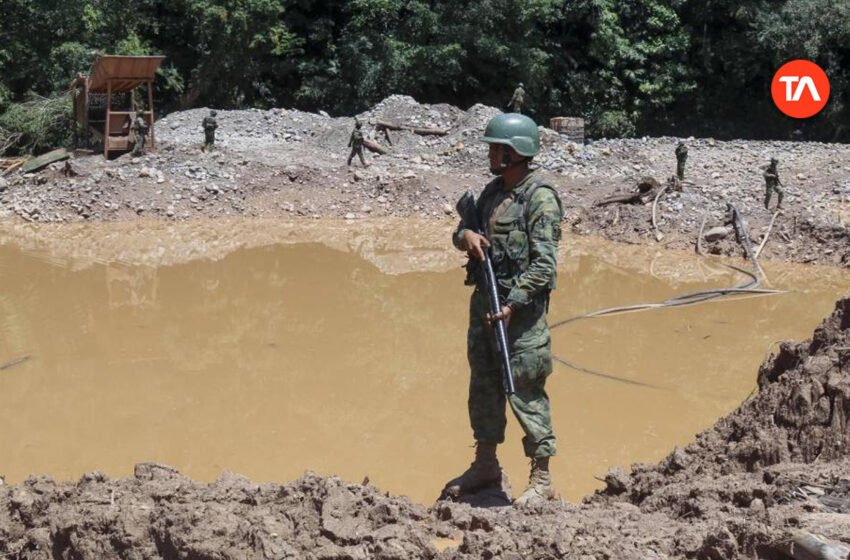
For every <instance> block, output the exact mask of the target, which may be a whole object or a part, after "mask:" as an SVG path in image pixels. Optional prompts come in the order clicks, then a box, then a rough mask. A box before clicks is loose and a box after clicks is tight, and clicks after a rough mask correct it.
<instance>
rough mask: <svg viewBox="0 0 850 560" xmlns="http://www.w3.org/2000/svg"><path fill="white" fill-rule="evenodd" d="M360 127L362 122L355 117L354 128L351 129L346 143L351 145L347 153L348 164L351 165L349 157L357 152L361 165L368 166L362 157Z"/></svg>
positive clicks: (361, 133)
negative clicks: (349, 151)
mask: <svg viewBox="0 0 850 560" xmlns="http://www.w3.org/2000/svg"><path fill="white" fill-rule="evenodd" d="M362 127H363V123H361V122H360V121H358V120H357V119H355V120H354V130H353V131H351V138H350V139H349V140H348V145H349V146H351V153H350V154H348V165H351V159H352V158H353V157H354V154H357V156H358V157H359V158H360V163H362V164H363V167H369V164H368V163H366V160H365V159H364V158H363V132H362V131H361V130H360V129H361V128H362Z"/></svg>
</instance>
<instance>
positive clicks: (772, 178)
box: [764, 167, 779, 187]
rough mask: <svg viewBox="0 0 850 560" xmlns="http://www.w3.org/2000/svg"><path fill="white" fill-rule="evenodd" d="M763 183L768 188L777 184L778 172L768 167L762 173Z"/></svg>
mask: <svg viewBox="0 0 850 560" xmlns="http://www.w3.org/2000/svg"><path fill="white" fill-rule="evenodd" d="M764 182H765V184H766V185H767V186H768V187H775V186H776V185H778V184H779V171H778V170H777V169H776V168H775V167H768V168H767V169H766V170H765V172H764Z"/></svg>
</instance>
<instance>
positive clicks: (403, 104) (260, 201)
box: [0, 95, 850, 266]
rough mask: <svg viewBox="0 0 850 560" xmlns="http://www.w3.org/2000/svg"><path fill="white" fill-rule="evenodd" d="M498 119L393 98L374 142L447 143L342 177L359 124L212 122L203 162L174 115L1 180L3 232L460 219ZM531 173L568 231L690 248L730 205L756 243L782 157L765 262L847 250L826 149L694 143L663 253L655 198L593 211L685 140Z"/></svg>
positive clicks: (546, 156) (546, 163)
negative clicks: (542, 180)
mask: <svg viewBox="0 0 850 560" xmlns="http://www.w3.org/2000/svg"><path fill="white" fill-rule="evenodd" d="M498 112H499V111H498V109H495V108H492V107H486V106H483V105H475V106H473V107H472V108H470V109H469V110H468V111H463V110H460V109H458V108H456V107H452V106H449V105H422V104H419V103H417V102H416V101H414V100H413V99H411V98H410V97H406V96H398V95H396V96H392V97H389V98H387V99H385V100H384V101H382V102H381V103H379V104H378V105H376V106H375V107H373V108H372V109H371V110H369V111H367V112H365V113H362V114H361V115H358V117H359V118H360V120H361V121H363V122H364V123H366V124H365V126H364V130H365V132H366V135H367V137H369V136H371V137H372V138H373V139H374V140H375V141H376V142H379V143H382V144H384V145H386V144H387V141H386V139H385V138H384V137H383V135H381V134H376V132H375V130H374V123H375V122H376V120H378V119H382V120H388V121H394V122H400V123H403V124H406V125H410V126H416V127H425V128H436V129H443V130H446V131H447V132H448V133H447V134H446V135H444V136H421V135H417V134H415V133H413V132H411V131H391V132H390V137H391V140H392V147H391V150H390V152H389V153H388V154H386V155H378V154H372V153H367V158H368V160H369V162H370V163H371V166H370V167H368V168H366V169H363V168H361V167H360V164H359V162H357V161H356V159H355V163H354V166H353V167H351V168H349V167H347V166H346V158H347V155H348V148H347V147H346V144H347V142H348V138H349V134H350V132H351V129H352V126H353V122H354V121H353V118H351V117H337V118H331V117H329V116H327V115H326V114H312V113H305V112H301V111H296V110H287V109H273V110H270V111H260V110H246V111H219V115H218V122H219V129H218V132H217V143H218V149H217V150H215V151H213V152H211V153H204V152H203V151H202V150H201V149H200V144H201V142H202V138H203V134H202V131H201V128H200V122H201V119H202V118H203V116H204V115H206V113H207V110H206V109H194V110H190V111H184V112H179V113H173V114H171V115H168V116H167V117H165V118H163V119H162V120H160V121H158V123H157V129H156V131H157V142H158V146H157V149H156V150H155V151H153V152H151V153H150V154H148V155H147V156H145V157H142V158H133V157H131V156H129V155H125V156H122V157H120V158H118V159H115V160H112V161H105V160H104V159H103V158H102V157H100V156H90V157H76V158H74V159H73V160H72V161H71V165H70V172H68V171H66V169H65V165H64V164H62V163H59V164H54V165H53V166H51V167H49V168H47V169H45V170H43V171H41V172H39V173H33V174H21V173H15V174H13V175H11V176H8V177H5V178H2V179H0V218H3V217H7V218H11V219H23V220H27V221H36V222H74V221H86V220H88V221H127V220H137V219H140V218H141V219H161V220H166V221H170V220H193V219H199V218H210V217H221V216H253V217H266V218H276V217H284V218H298V217H302V218H322V217H338V218H346V219H359V218H364V217H380V216H402V217H409V216H415V217H426V218H429V219H444V220H448V219H454V218H453V217H452V216H453V206H454V203H455V201H456V200H457V198H458V197H459V195H460V194H461V193H462V192H463V191H464V190H465V189H467V188H473V189H479V188H480V187H481V186H482V185H483V184H484V182H486V181H487V180H489V178H490V175H489V172H488V171H487V169H486V167H485V162H486V147H485V146H484V145H483V144H481V143H480V142H479V141H478V138H479V137H480V135H481V133H482V131H483V129H484V126H485V124H486V122H487V121H488V120H489V119H490V118H491V117H492V116H493V115H495V114H497V113H498ZM541 135H542V144H543V148H542V153H541V155H540V156H539V157H537V158H536V164H537V165H538V166H539V167H541V168H543V170H544V171H545V172H546V173H547V174H548V175H549V177H550V178H551V180H552V181H553V182H554V184H555V185H556V186H557V188H558V190H559V192H560V193H561V197H562V199H563V201H564V206H565V210H566V213H565V214H566V215H565V217H564V222H565V228H566V229H568V230H571V231H573V232H575V233H579V234H591V235H601V236H604V237H607V238H609V239H612V240H615V241H621V242H627V243H646V244H661V245H664V246H669V247H677V248H688V247H693V246H694V245H695V241H696V238H697V234H698V232H699V229H700V225H701V224H702V222H703V218H705V221H706V228H705V229H706V231H709V230H711V229H712V228H714V227H716V226H722V224H723V222H724V220H725V203H726V201H727V200H728V201H731V202H733V203H734V204H735V206H736V207H737V208H738V209H739V210H740V212H741V214H742V215H743V217H744V218H745V219H746V220H747V222H748V224H749V230H750V233H751V235H752V237H753V240H754V242H758V241H760V239H761V237H762V235H763V233H764V231H766V229H767V225H768V224H769V222H770V220H771V217H772V215H773V213H772V211H771V212H768V211H766V210H765V209H764V207H763V205H762V197H763V192H764V181H763V179H762V177H761V173H762V170H761V167H762V166H763V165H765V164H766V163H767V161H768V160H769V158H770V157H772V156H775V157H778V158H779V159H780V166H779V170H780V176H781V178H782V180H783V183H784V184H785V185H786V192H787V196H786V201H785V203H784V205H783V206H784V212H783V213H782V214H780V215H779V216H778V217H777V219H776V223H775V225H774V228H773V230H772V233H771V235H770V238H769V242H768V243H767V245H766V247H765V249H764V253H763V254H764V255H765V256H766V257H768V258H775V259H785V260H791V261H795V262H818V263H823V264H834V265H839V266H846V265H847V264H848V263H850V244H848V229H847V227H846V225H845V221H846V220H847V219H848V217H850V146H845V145H840V144H823V143H813V142H809V143H794V142H755V141H742V140H738V141H728V142H721V141H715V140H713V139H710V138H707V139H688V140H687V141H688V144H689V146H690V158H689V160H688V167H687V171H686V179H687V181H686V183H685V184H684V186H683V189H682V191H681V192H666V193H664V194H663V195H662V196H661V198H660V199H659V204H658V224H659V228H660V230H661V232H662V233H663V234H664V237H663V239H661V241H657V240H656V237H655V235H654V231H653V229H652V225H651V207H652V204H651V199H650V200H649V201H648V202H643V203H638V204H612V205H607V206H596V205H595V203H597V202H598V201H600V200H602V199H604V198H605V197H607V196H610V195H612V194H615V193H625V192H631V191H633V190H634V189H635V186H636V184H637V183H638V182H639V181H640V180H641V179H642V178H643V177H647V176H648V177H654V178H656V179H657V180H658V181H659V182H660V183H661V184H665V183H666V181H667V179H668V178H669V177H670V176H671V175H672V174H673V173H674V171H675V157H674V155H673V150H674V148H675V144H676V141H677V139H674V138H643V139H629V140H598V141H594V142H591V143H589V144H587V145H582V144H577V143H575V142H572V141H571V140H570V139H569V138H567V137H565V136H563V135H560V134H558V133H556V132H554V131H552V130H549V129H546V128H541ZM733 237H734V235H732V234H731V231H730V230H728V229H727V230H726V231H724V230H722V229H721V230H715V231H714V232H712V235H711V236H710V239H712V241H707V242H706V244H705V248H706V250H707V251H708V252H713V253H722V254H739V253H741V249H740V247H739V245H738V244H737V243H736V242H735V241H734V239H733Z"/></svg>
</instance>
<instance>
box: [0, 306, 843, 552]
mask: <svg viewBox="0 0 850 560" xmlns="http://www.w3.org/2000/svg"><path fill="white" fill-rule="evenodd" d="M848 348H850V298H847V299H843V300H840V301H839V302H837V304H836V308H835V311H834V313H833V314H832V315H831V316H830V317H828V318H827V319H826V320H824V322H823V323H822V324H821V325H820V326H819V327H818V328H817V329H816V330H815V332H814V335H813V337H812V338H811V339H810V340H807V341H804V342H801V343H790V342H787V343H783V344H782V345H781V347H780V350H779V352H778V353H777V354H776V355H775V356H772V357H771V358H770V359H768V360H767V361H766V362H765V363H764V364H763V365H762V367H761V368H760V370H759V372H758V382H759V392H758V394H757V395H755V396H753V397H752V398H750V399H749V400H747V401H746V402H745V403H743V404H742V405H741V407H739V408H738V409H737V410H736V411H734V412H733V413H732V414H730V415H729V416H727V417H725V418H723V419H721V420H720V421H718V422H717V424H716V425H715V426H714V427H712V428H711V429H709V430H706V431H705V432H703V433H702V434H699V435H698V436H697V437H696V440H695V441H694V442H693V443H691V444H690V445H688V446H687V447H684V448H676V449H675V450H674V451H673V452H672V453H671V454H670V455H669V456H668V457H667V458H666V459H664V460H663V461H661V462H660V463H659V464H657V465H642V464H636V465H632V467H631V469H630V472H626V471H624V470H622V469H619V468H615V469H612V470H611V471H610V472H609V474H608V475H607V477H606V484H607V487H606V489H605V490H604V491H601V492H599V493H597V494H596V495H593V496H589V497H588V498H586V499H585V500H584V502H583V503H582V504H569V503H564V502H559V501H555V502H550V503H548V504H543V505H540V506H538V507H536V508H533V509H526V510H518V509H514V508H511V507H490V508H479V507H472V506H470V505H467V504H455V503H436V504H434V505H433V506H431V507H430V508H426V507H425V506H422V505H417V504H413V503H411V502H410V501H409V500H407V499H406V498H403V497H402V498H399V497H391V496H388V495H385V494H382V493H381V491H380V490H379V489H378V488H375V487H374V486H371V485H369V484H368V482H367V481H364V484H349V483H346V482H343V481H341V480H339V479H337V478H321V477H317V476H315V475H313V474H311V473H306V474H305V475H304V476H303V477H302V478H301V479H299V480H297V481H294V482H291V483H288V484H285V485H277V484H258V483H254V482H251V481H249V480H247V479H245V478H243V477H240V476H239V475H235V474H232V473H224V474H222V476H221V477H220V478H219V479H218V480H217V481H215V482H214V483H211V484H201V483H197V482H193V481H192V480H190V479H188V478H186V477H183V476H182V475H180V474H179V473H177V472H176V471H174V470H173V469H171V468H169V467H165V466H161V465H152V464H142V465H138V466H137V467H136V469H135V476H134V477H131V478H127V479H120V480H108V479H107V478H106V477H105V476H104V475H102V474H100V473H96V472H95V473H89V474H87V475H85V476H83V477H82V479H81V480H80V481H79V482H77V483H61V484H57V483H55V482H53V481H52V480H50V479H47V478H43V477H32V478H30V479H29V480H27V481H26V482H24V483H23V484H20V485H16V486H11V487H10V486H6V485H3V486H0V554H4V555H6V557H9V558H33V559H34V558H45V559H47V558H79V559H89V558H91V559H94V558H165V559H172V558H173V559H177V558H193V559H207V558H209V559H220V558H312V559H340V560H342V559H366V558H385V559H391V558H392V559H402V558H443V559H455V558H457V559H460V558H464V559H465V558H516V559H519V558H563V557H566V558H582V559H590V558H595V559H600V558H635V559H637V558H706V559H720V558H722V559H735V558H753V557H757V558H765V559H781V558H788V556H785V555H784V554H783V552H782V551H783V550H787V549H786V548H785V547H786V546H787V544H788V543H789V542H790V539H792V538H798V539H799V538H804V539H805V538H811V537H809V535H810V534H817V535H820V538H823V539H826V540H827V541H828V542H830V543H832V545H833V546H836V547H840V546H845V545H847V544H850V537H848V535H850V516H847V515H846V512H847V511H850V509H848V508H850V477H848V475H847V472H848V467H850V457H848V445H850V429H848V418H850V370H848V365H850V350H848ZM842 542H843V543H844V545H842V544H841V543H842ZM838 550H841V549H840V548H838Z"/></svg>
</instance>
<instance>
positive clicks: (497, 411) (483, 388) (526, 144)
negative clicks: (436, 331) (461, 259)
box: [442, 113, 563, 505]
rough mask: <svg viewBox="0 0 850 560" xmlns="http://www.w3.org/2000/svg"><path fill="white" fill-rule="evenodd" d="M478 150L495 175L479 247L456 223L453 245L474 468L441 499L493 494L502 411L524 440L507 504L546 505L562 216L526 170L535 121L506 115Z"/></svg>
mask: <svg viewBox="0 0 850 560" xmlns="http://www.w3.org/2000/svg"><path fill="white" fill-rule="evenodd" d="M482 140H483V141H484V142H487V143H488V144H490V153H489V158H490V170H491V171H492V172H493V173H494V174H495V175H497V177H496V178H495V179H494V180H493V181H491V182H490V183H489V184H488V185H487V186H486V187H484V190H483V191H482V193H481V195H480V196H479V197H478V200H477V202H476V208H477V211H478V214H479V220H480V223H481V224H483V225H484V229H485V235H486V237H485V236H482V235H479V234H478V233H476V232H474V231H472V230H470V229H466V228H465V226H464V223H463V222H462V221H461V223H460V225H458V228H457V230H456V231H455V233H454V236H453V238H452V240H453V242H454V245H455V247H457V248H458V249H460V250H462V251H466V252H467V254H468V255H469V262H468V264H467V278H466V284H467V285H473V286H475V288H474V290H473V292H472V297H471V300H470V306H469V310H470V311H469V330H468V333H467V358H468V360H469V366H470V370H471V375H470V381H469V401H468V405H469V419H470V423H471V425H472V431H473V436H474V438H475V445H476V451H475V460H474V461H473V463H472V465H471V466H470V467H469V469H468V470H466V471H465V472H464V473H463V474H462V475H460V476H459V477H457V478H455V479H453V480H451V481H449V482H448V483H447V484H446V486H445V488H444V489H443V493H442V497H443V498H449V499H451V498H457V497H458V496H460V495H461V494H464V493H469V492H475V491H476V490H479V489H481V488H484V487H486V486H491V485H498V484H499V482H500V481H501V477H502V472H501V468H500V467H499V461H498V459H497V457H496V446H497V445H498V444H500V443H502V442H503V441H504V440H505V425H506V423H507V420H506V418H505V404H506V402H507V404H509V405H510V407H511V410H512V411H513V413H514V416H516V418H517V420H518V421H519V424H520V426H521V427H522V429H523V431H524V432H525V437H523V439H522V444H523V448H524V451H525V455H526V456H527V457H528V458H529V459H531V476H530V477H529V481H528V486H527V487H526V489H525V491H524V492H523V493H522V495H520V497H519V498H517V499H516V500H515V501H514V504H515V505H524V504H527V503H529V502H532V501H539V500H546V499H551V498H553V497H554V490H553V488H552V479H551V476H550V474H549V458H550V457H551V456H552V455H554V454H555V436H554V434H553V433H552V420H551V416H550V411H549V397H548V395H547V394H546V391H545V390H544V386H545V384H546V378H547V376H548V375H549V374H550V373H551V372H552V354H551V342H550V336H549V326H548V324H547V323H546V314H547V312H548V309H549V292H550V291H551V290H552V289H553V288H554V287H555V276H556V270H557V254H558V242H559V241H560V239H561V218H562V216H563V209H562V207H561V201H560V199H559V198H558V193H557V192H556V191H555V189H554V188H553V187H552V185H551V184H549V182H547V181H546V179H544V178H543V177H541V176H540V175H539V174H538V172H537V171H536V170H532V169H530V168H529V163H531V160H532V158H533V157H534V156H535V155H536V154H537V153H538V152H539V151H540V137H539V134H538V131H537V125H536V124H535V123H534V121H532V120H531V119H530V118H528V117H526V116H523V115H518V114H514V113H508V114H503V115H499V116H497V117H495V118H493V119H492V120H491V121H490V122H489V123H488V124H487V128H486V130H485V132H484V138H482ZM488 248H489V251H490V255H491V260H492V264H493V269H494V274H495V277H496V280H497V282H498V286H499V287H500V288H501V290H500V292H501V293H499V297H500V299H501V300H502V301H503V302H504V303H503V306H502V311H501V313H498V314H497V315H495V316H494V317H489V316H488V314H489V299H488V294H487V287H486V285H485V282H484V280H483V278H482V276H483V275H481V274H479V271H480V269H481V267H482V266H483V264H482V261H483V260H484V251H485V250H488ZM498 319H503V320H504V321H505V323H506V327H507V337H508V346H509V350H510V365H511V369H512V371H513V377H514V383H515V389H516V392H515V393H513V394H512V395H509V396H506V395H505V390H504V385H503V376H502V371H501V362H500V358H499V357H498V356H497V354H496V352H495V349H494V348H495V344H496V342H495V336H494V329H493V327H492V326H491V325H492V324H493V323H494V322H495V321H496V320H498Z"/></svg>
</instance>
